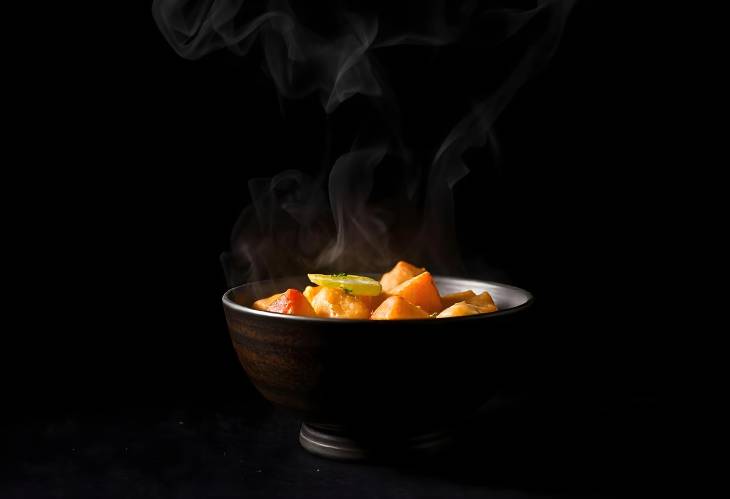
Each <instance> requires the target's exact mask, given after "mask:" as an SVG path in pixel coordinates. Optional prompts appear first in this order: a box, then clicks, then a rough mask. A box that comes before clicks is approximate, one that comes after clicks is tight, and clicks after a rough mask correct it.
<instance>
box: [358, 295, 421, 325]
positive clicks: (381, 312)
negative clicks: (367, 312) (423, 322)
mask: <svg viewBox="0 0 730 499" xmlns="http://www.w3.org/2000/svg"><path fill="white" fill-rule="evenodd" d="M428 317H429V315H428V314H427V313H426V312H424V311H423V310H421V309H420V308H418V307H417V306H415V305H413V304H412V303H408V301H407V300H406V299H405V298H401V297H400V296H391V297H390V298H388V299H386V300H385V301H384V302H383V303H381V304H380V306H379V307H378V308H376V309H375V311H374V312H373V315H371V316H370V318H371V319H373V320H376V321H378V320H395V319H426V318H428Z"/></svg>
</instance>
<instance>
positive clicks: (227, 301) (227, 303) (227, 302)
mask: <svg viewBox="0 0 730 499" xmlns="http://www.w3.org/2000/svg"><path fill="white" fill-rule="evenodd" d="M292 277H293V276H290V277H281V278H278V279H267V280H264V281H252V282H247V283H244V284H240V285H238V286H234V287H232V288H230V289H228V290H227V291H226V292H225V293H223V297H222V298H221V300H222V302H223V306H224V308H229V309H232V310H236V311H238V312H242V313H244V314H248V315H254V316H259V317H269V318H272V319H274V320H286V321H292V320H293V321H303V322H313V323H328V324H331V323H335V324H343V323H345V324H353V323H369V324H372V323H375V322H379V323H406V324H408V323H411V324H412V323H437V324H442V323H448V322H456V321H469V320H489V318H495V317H503V316H505V315H511V314H514V313H517V312H520V311H522V310H524V309H526V308H529V307H530V306H532V304H533V302H534V301H535V297H534V296H533V294H532V293H530V292H529V291H527V290H526V289H523V288H520V287H518V286H512V285H511V284H504V283H501V282H497V281H485V280H481V279H470V278H467V277H457V276H436V275H435V276H433V277H434V280H439V279H459V280H462V281H471V282H474V283H478V284H479V285H484V284H487V285H490V286H496V287H501V288H506V289H511V290H514V291H517V292H519V293H522V294H524V296H525V297H526V298H527V299H526V300H525V302H524V303H522V304H520V305H517V306H516V307H510V308H506V309H503V310H497V311H496V312H491V313H488V314H475V315H465V316H460V317H442V318H440V319H438V321H434V319H433V318H431V317H429V318H423V319H397V320H382V321H374V320H372V319H344V318H342V319H339V318H336V317H305V316H302V315H288V314H278V313H276V312H267V311H265V310H256V309H255V308H251V307H247V306H245V305H240V304H238V303H236V302H234V301H233V300H232V299H231V298H230V297H229V295H231V294H233V292H235V291H236V290H237V289H240V288H243V287H248V286H254V285H256V284H263V283H268V282H271V281H277V280H284V279H288V278H289V279H290V278H292Z"/></svg>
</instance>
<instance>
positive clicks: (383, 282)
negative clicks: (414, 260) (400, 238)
mask: <svg viewBox="0 0 730 499" xmlns="http://www.w3.org/2000/svg"><path fill="white" fill-rule="evenodd" d="M425 271H426V269H421V268H418V267H416V266H415V265H411V264H410V263H408V262H404V261H402V260H401V261H399V262H398V263H396V264H395V266H394V267H393V268H392V269H391V270H390V272H386V273H385V274H383V277H381V278H380V286H381V287H382V288H383V292H384V293H387V292H388V291H390V290H391V289H393V288H394V287H396V286H397V285H399V284H400V283H402V282H405V281H407V280H408V279H410V278H411V277H416V276H417V275H418V274H422V273H423V272H425Z"/></svg>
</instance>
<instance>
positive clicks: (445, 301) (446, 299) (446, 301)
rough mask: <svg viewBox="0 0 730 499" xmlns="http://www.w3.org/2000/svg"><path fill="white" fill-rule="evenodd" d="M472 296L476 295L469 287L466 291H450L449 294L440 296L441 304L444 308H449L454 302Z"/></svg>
mask: <svg viewBox="0 0 730 499" xmlns="http://www.w3.org/2000/svg"><path fill="white" fill-rule="evenodd" d="M473 296H476V295H475V294H474V291H472V290H471V289H470V290H468V291H460V292H458V293H451V294H450V295H444V296H442V297H441V306H442V307H444V308H449V307H450V306H451V305H453V304H454V303H459V302H460V301H465V300H467V299H468V298H471V297H473Z"/></svg>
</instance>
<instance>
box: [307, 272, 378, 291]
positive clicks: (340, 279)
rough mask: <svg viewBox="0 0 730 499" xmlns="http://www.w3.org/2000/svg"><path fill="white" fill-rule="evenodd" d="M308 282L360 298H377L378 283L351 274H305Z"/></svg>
mask: <svg viewBox="0 0 730 499" xmlns="http://www.w3.org/2000/svg"><path fill="white" fill-rule="evenodd" d="M307 277H309V280H310V281H312V282H313V283H315V284H319V285H320V286H325V287H328V288H341V289H344V290H345V291H347V292H348V293H352V294H353V295H360V296H378V295H379V294H380V283H379V282H378V281H376V280H375V279H371V278H369V277H365V276H361V275H352V274H307Z"/></svg>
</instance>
